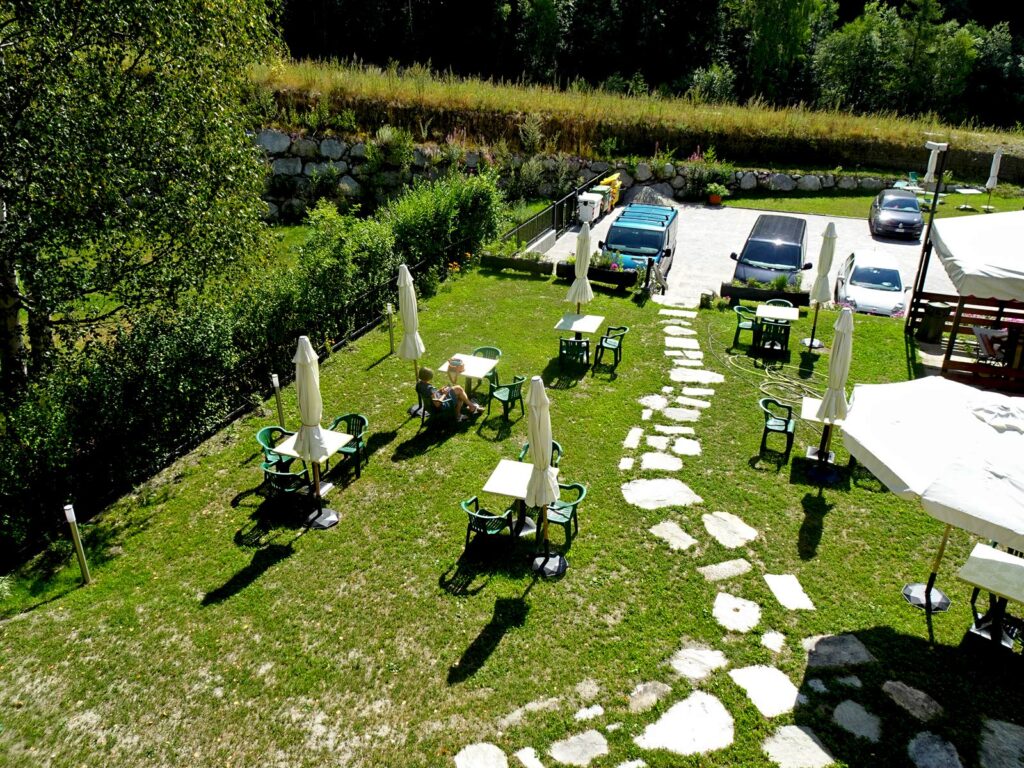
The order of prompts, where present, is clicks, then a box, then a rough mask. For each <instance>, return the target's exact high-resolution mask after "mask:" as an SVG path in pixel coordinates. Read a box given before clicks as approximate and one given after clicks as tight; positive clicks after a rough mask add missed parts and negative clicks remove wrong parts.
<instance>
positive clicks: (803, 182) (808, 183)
mask: <svg viewBox="0 0 1024 768" xmlns="http://www.w3.org/2000/svg"><path fill="white" fill-rule="evenodd" d="M796 188H797V189H799V190H802V191H804V192H818V191H819V190H820V189H821V179H820V178H818V177H817V176H815V175H814V174H811V173H807V174H804V175H803V176H801V177H800V179H799V180H798V181H797V183H796Z"/></svg>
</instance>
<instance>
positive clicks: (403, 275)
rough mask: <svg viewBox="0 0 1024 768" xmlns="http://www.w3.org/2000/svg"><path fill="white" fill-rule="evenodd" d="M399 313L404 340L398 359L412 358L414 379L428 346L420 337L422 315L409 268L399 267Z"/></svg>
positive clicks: (400, 346)
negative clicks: (417, 303) (418, 362)
mask: <svg viewBox="0 0 1024 768" xmlns="http://www.w3.org/2000/svg"><path fill="white" fill-rule="evenodd" d="M398 314H400V315H401V316H402V342H401V343H400V344H399V345H398V359H399V360H412V370H413V379H414V380H415V378H416V375H417V373H418V370H417V361H418V360H419V359H420V358H421V357H423V353H424V352H426V351H427V348H426V347H425V346H424V345H423V340H422V339H421V338H420V316H419V310H418V309H417V306H416V287H415V285H414V284H413V281H412V275H411V274H410V273H409V268H408V267H407V266H405V264H402V265H400V266H399V267H398Z"/></svg>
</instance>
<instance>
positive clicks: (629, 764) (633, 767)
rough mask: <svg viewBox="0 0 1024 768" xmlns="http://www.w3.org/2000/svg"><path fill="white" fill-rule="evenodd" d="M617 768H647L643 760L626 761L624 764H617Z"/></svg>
mask: <svg viewBox="0 0 1024 768" xmlns="http://www.w3.org/2000/svg"><path fill="white" fill-rule="evenodd" d="M617 768H647V763H645V762H644V761H643V760H639V759H638V760H627V761H626V762H624V763H619V765H618V767H617Z"/></svg>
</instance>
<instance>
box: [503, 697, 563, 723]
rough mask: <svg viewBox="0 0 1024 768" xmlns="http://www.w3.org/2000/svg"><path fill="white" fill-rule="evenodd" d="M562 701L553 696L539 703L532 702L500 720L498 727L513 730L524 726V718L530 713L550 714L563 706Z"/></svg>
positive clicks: (539, 700)
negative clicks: (549, 712)
mask: <svg viewBox="0 0 1024 768" xmlns="http://www.w3.org/2000/svg"><path fill="white" fill-rule="evenodd" d="M561 703H562V699H561V698H560V697H558V696H552V697H551V698H548V699H538V700H537V701H530V702H527V703H526V704H524V705H523V706H521V707H519V709H516V710H514V711H512V712H510V713H509V714H507V715H505V716H504V717H502V718H500V719H499V720H498V727H499V728H502V729H506V728H511V727H512V726H515V725H522V722H523V717H524V716H525V715H526V714H527V713H529V712H548V711H550V710H552V709H558V707H559V706H560V705H561Z"/></svg>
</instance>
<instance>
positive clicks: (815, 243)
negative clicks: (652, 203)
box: [547, 203, 956, 306]
mask: <svg viewBox="0 0 1024 768" xmlns="http://www.w3.org/2000/svg"><path fill="white" fill-rule="evenodd" d="M675 205H676V207H677V208H679V209H680V216H681V217H682V218H681V219H680V222H679V239H678V244H677V249H676V256H675V259H674V260H673V265H672V271H671V272H670V273H669V279H668V283H669V290H668V293H667V294H666V297H665V298H666V299H667V300H668V301H670V302H672V303H679V304H681V305H684V306H696V305H697V303H698V301H699V298H700V294H701V292H702V291H714V292H715V293H718V292H719V290H720V289H721V284H722V283H723V282H728V281H730V280H732V274H733V269H734V268H735V266H736V264H735V262H734V261H732V260H731V259H730V258H729V254H730V253H734V252H735V253H739V252H740V250H741V249H742V248H743V243H744V241H745V240H746V238H747V234H748V233H749V232H750V228H751V227H752V226H753V225H754V220H755V219H757V217H758V216H759V215H760V214H762V213H770V211H756V210H750V209H747V208H725V207H712V206H706V205H694V204H691V203H676V204H675ZM615 216H617V214H613V215H611V216H605V217H604V218H603V219H601V221H599V222H598V223H597V225H596V226H595V227H594V228H593V230H592V234H591V242H592V243H593V246H594V248H597V241H598V240H603V239H604V238H605V235H606V234H607V233H608V227H609V226H610V225H611V222H612V220H613V219H614V218H615ZM801 218H803V219H806V220H807V227H808V229H807V232H808V237H807V248H808V254H807V256H808V258H807V260H808V261H810V262H811V263H812V264H814V266H815V269H816V268H817V264H818V254H819V253H820V252H821V242H822V235H823V234H824V232H825V226H826V225H827V224H828V222H829V221H832V222H833V223H834V224H835V225H836V233H837V234H838V239H837V240H836V254H835V259H834V260H833V262H832V269H831V271H830V272H829V284H830V285H832V286H835V282H836V275H837V274H838V273H839V266H840V264H841V263H842V260H843V259H844V258H845V257H846V256H847V255H849V254H850V253H870V252H874V251H882V252H885V253H889V254H891V255H892V256H893V257H894V258H895V259H896V263H897V264H898V265H899V269H900V275H901V276H902V278H903V283H904V285H906V286H910V285H912V284H913V282H914V275H915V274H917V264H918V261H919V259H920V258H921V243H919V242H908V241H899V240H882V239H876V238H874V237H872V236H871V233H870V232H868V221H867V210H865V212H864V218H862V219H848V218H844V217H829V216H813V215H808V214H801ZM578 231H579V230H578V227H577V228H575V229H573V230H572V231H570V232H567V233H565V234H564V235H562V237H560V238H559V239H558V242H557V243H556V244H555V245H554V247H553V248H552V249H551V250H550V251H549V252H548V254H547V258H548V259H551V258H558V259H564V258H565V257H566V256H568V255H569V254H570V253H572V252H573V251H574V250H575V248H576V234H577V232H578ZM815 269H810V270H808V271H807V272H805V273H804V276H803V286H804V287H805V288H808V289H809V288H810V287H811V285H812V284H813V283H814V275H815ZM925 289H926V290H928V291H934V292H937V293H948V294H955V293H956V290H955V289H954V288H953V284H952V283H951V282H950V280H949V277H948V276H947V275H946V271H945V270H944V269H943V268H942V265H941V264H940V263H939V261H938V259H937V258H933V259H932V263H931V264H930V266H929V268H928V277H927V279H926V281H925Z"/></svg>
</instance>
